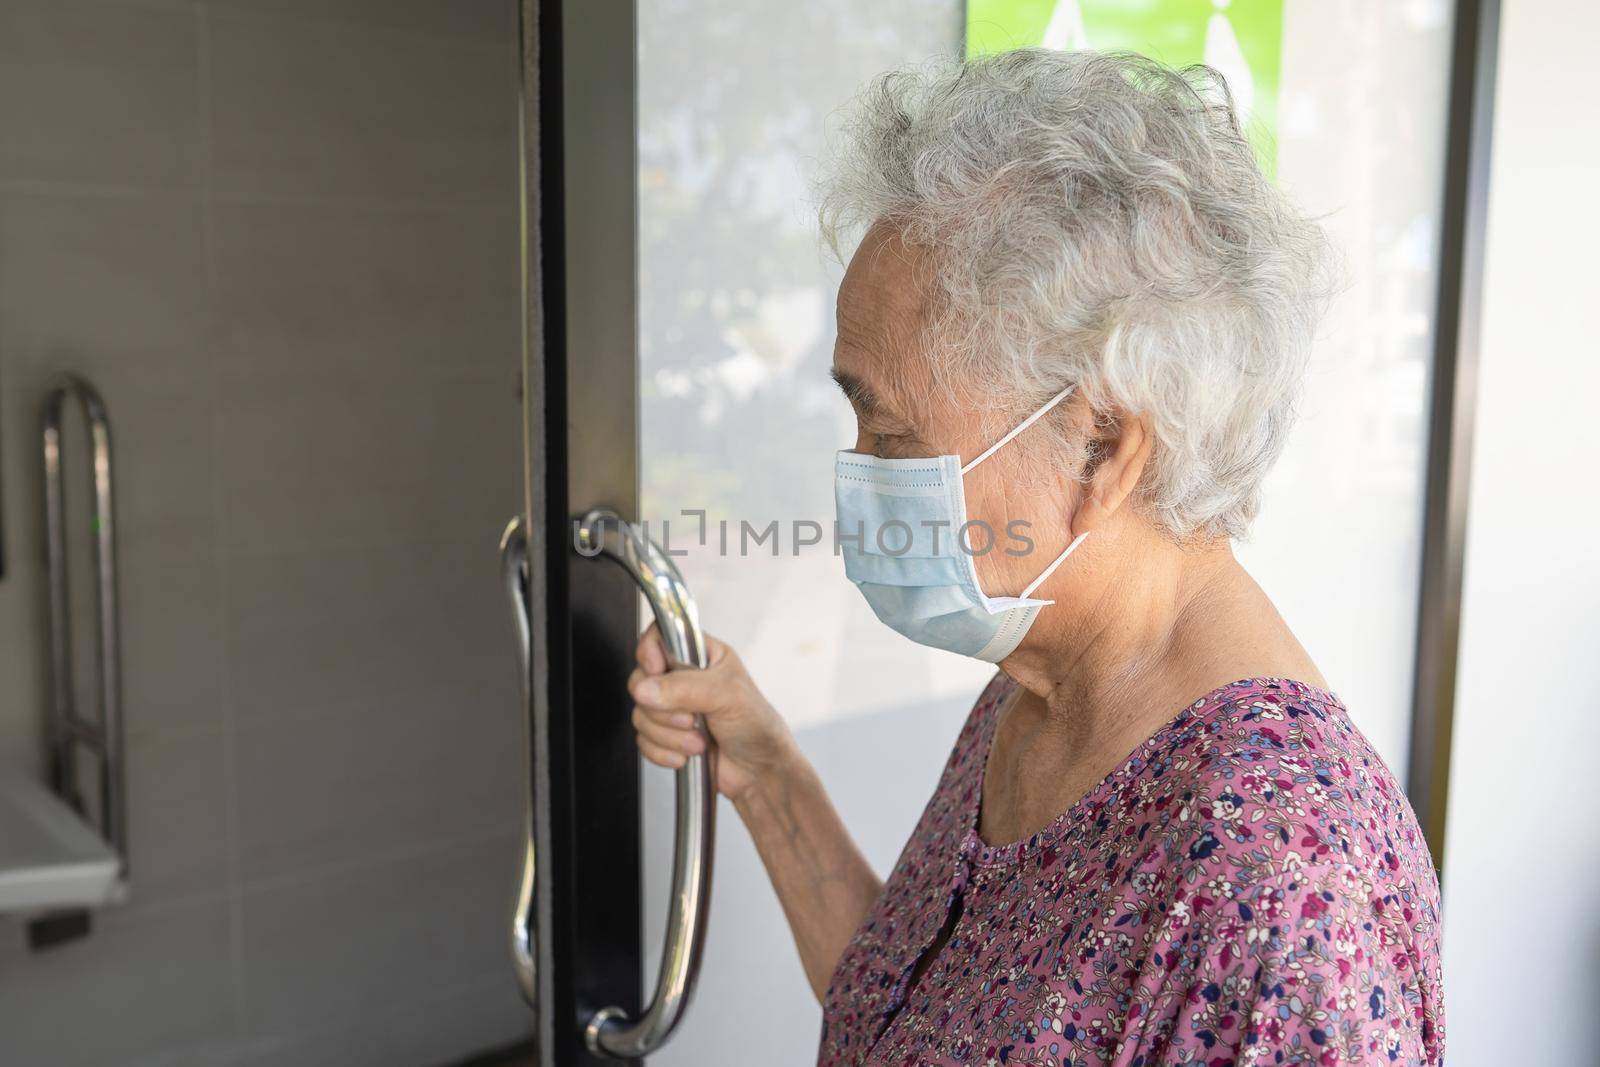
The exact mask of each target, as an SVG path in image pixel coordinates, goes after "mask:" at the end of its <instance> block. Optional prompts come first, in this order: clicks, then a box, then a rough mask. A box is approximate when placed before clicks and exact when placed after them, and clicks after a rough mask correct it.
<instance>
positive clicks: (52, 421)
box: [42, 375, 128, 892]
mask: <svg viewBox="0 0 1600 1067" xmlns="http://www.w3.org/2000/svg"><path fill="white" fill-rule="evenodd" d="M69 396H71V397H75V398H76V399H77V401H78V403H79V405H80V406H81V407H82V408H83V415H84V419H85V420H86V421H87V422H88V424H89V440H90V443H91V445H92V446H93V450H94V455H93V458H92V459H93V466H92V470H93V474H94V512H93V523H94V525H93V530H94V538H95V602H96V606H97V608H98V613H99V626H98V628H97V632H96V638H97V645H98V652H99V658H98V661H97V667H96V674H97V678H98V681H99V691H100V718H99V721H98V722H96V721H93V720H89V719H84V718H82V717H80V716H79V715H78V711H77V700H76V695H75V693H74V691H73V679H72V624H71V615H70V613H71V603H70V601H69V598H68V593H67V523H66V497H65V492H64V487H63V484H62V477H61V419H62V415H63V413H64V408H65V406H66V401H67V398H68V397H69ZM42 429H43V443H44V507H45V556H46V561H47V565H48V567H49V583H50V698H51V709H52V712H53V714H52V718H51V730H50V745H51V751H50V774H51V780H52V783H53V785H54V787H55V789H56V791H57V792H58V793H59V794H60V795H61V796H62V797H64V798H66V799H67V800H68V801H69V802H70V803H71V804H72V805H73V806H74V807H75V808H77V809H78V810H79V811H82V810H83V797H82V795H81V794H80V792H79V790H78V778H77V746H79V745H82V746H83V747H85V748H89V749H92V750H95V751H96V752H98V754H99V756H100V818H101V832H102V833H103V834H105V836H106V840H107V841H108V842H109V843H110V845H111V847H112V849H114V850H115V851H116V853H117V858H118V860H119V861H120V863H121V869H120V873H119V876H118V891H119V892H120V891H121V889H123V888H124V887H125V886H126V883H127V877H128V801H127V776H126V773H125V760H124V754H123V753H124V746H123V731H122V663H121V653H120V647H119V645H120V642H119V635H118V623H117V546H116V526H115V523H114V521H113V518H112V499H111V420H110V418H109V416H108V415H107V414H106V405H105V401H103V400H102V399H101V398H100V394H99V393H98V392H97V391H96V390H95V388H94V386H92V385H90V384H89V383H88V382H86V381H84V380H83V379H82V378H79V377H76V376H72V375H69V376H67V377H66V378H64V379H63V380H62V382H61V384H60V385H59V386H57V387H56V388H55V389H53V390H51V392H50V394H49V395H48V396H46V397H45V402H44V418H43V427H42Z"/></svg>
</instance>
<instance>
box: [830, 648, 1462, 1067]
mask: <svg viewBox="0 0 1600 1067" xmlns="http://www.w3.org/2000/svg"><path fill="white" fill-rule="evenodd" d="M1014 690H1015V683H1014V682H1012V681H1011V680H1010V679H1008V678H1006V677H1005V676H1004V675H998V676H996V678H995V680H994V681H993V682H991V683H990V684H989V686H988V688H987V689H985V690H984V692H983V694H982V695H981V696H980V697H979V698H978V702H977V705H976V706H975V707H974V708H973V711H972V714H971V716H970V717H969V718H968V720H967V724H966V726H965V727H964V728H963V729H962V732H961V736H960V738H959V739H958V740H957V742H956V745H955V750H954V751H953V752H952V753H951V756H950V760H949V762H948V763H947V764H946V766H945V770H944V774H943V777H942V778H941V779H940V781H939V786H938V788H937V790H936V791H935V793H934V795H933V799H932V800H931V801H930V802H929V803H928V807H927V810H926V811H925V812H924V813H923V816H922V820H921V822H920V823H918V825H917V828H916V831H915V832H914V833H913V834H912V837H911V840H910V841H909V842H908V843H907V845H906V847H905V851H904V852H902V853H901V855H900V859H899V862H898V863H897V864H896V865H895V869H894V871H893V873H892V874H891V875H890V876H889V879H888V881H887V883H886V884H885V885H884V889H883V893H882V895H881V896H880V897H879V898H878V901H877V903H876V904H875V905H874V907H873V909H872V911H871V913H870V914H869V915H868V916H867V918H866V920H865V921H864V922H863V924H862V926H861V928H860V929H859V930H858V931H857V932H856V935H855V939H854V940H853V941H852V942H851V943H850V945H849V947H848V948H847V949H846V950H845V952H844V955H843V956H842V957H841V958H840V960H839V965H838V968H837V969H836V970H835V971H834V974H833V977H832V980H831V982H830V984H829V986H828V991H827V994H826V996H825V998H824V1002H823V1027H822V1044H821V1051H820V1055H819V1058H818V1063H819V1064H821V1065H824V1067H830V1065H846V1064H848V1065H851V1067H855V1065H872V1067H891V1065H892V1067H933V1065H941V1067H942V1065H948V1064H973V1065H990V1064H1011V1065H1039V1067H1044V1065H1049V1067H1069V1065H1071V1067H1079V1065H1084V1064H1119V1065H1123V1067H1156V1065H1162V1067H1165V1065H1173V1064H1204V1065H1206V1067H1226V1065H1233V1064H1238V1065H1241V1067H1242V1065H1246V1064H1263V1065H1264V1064H1334V1063H1361V1064H1389V1063H1402V1064H1437V1063H1439V1062H1440V1059H1441V1057H1442V1056H1443V1052H1444V1001H1443V994H1442V992H1441V988H1440V967H1439V884H1438V881H1437V879H1436V877H1435V874H1434V869H1433V864H1432V861H1431V859H1430V857H1429V855H1428V849H1427V846H1426V845H1425V844H1424V843H1423V840H1422V834H1421V831H1420V830H1419V829H1418V826H1417V821H1416V817H1415V815H1413V813H1412V811H1411V807H1410V805H1409V804H1408V803H1407V802H1406V799H1405V796H1404V794H1403V793H1402V792H1401V791H1400V788H1399V786H1397V785H1396V784H1395V780H1394V777H1393V776H1392V775H1391V774H1390V773H1389V770H1388V769H1387V768H1386V767H1385V766H1384V765H1383V762H1382V761H1381V760H1380V759H1379V758H1378V756H1377V754H1376V753H1375V752H1374V751H1373V750H1372V747H1371V746H1370V745H1369V744H1368V743H1367V741H1366V739H1365V738H1364V737H1362V735H1361V733H1360V732H1359V731H1358V730H1357V729H1356V728H1355V726H1354V725H1352V723H1351V722H1350V719H1349V716H1348V712H1347V710H1346V708H1345V706H1344V704H1343V703H1342V702H1341V701H1340V700H1339V698H1338V697H1336V696H1334V695H1333V694H1332V693H1329V692H1327V691H1326V690H1323V689H1318V688H1316V687H1314V686H1310V685H1306V684H1305V683H1303V682H1297V681H1292V680H1288V679H1282V678H1247V679H1243V680H1240V681H1237V682H1233V683H1230V684H1228V685H1225V686H1223V687H1221V688H1220V689H1217V690H1214V691H1213V692H1211V693H1208V694H1206V695H1205V696H1204V697H1201V698H1200V699H1199V700H1197V701H1195V702H1194V703H1193V704H1192V705H1190V706H1189V707H1187V708H1185V709H1184V710H1183V711H1182V712H1181V713H1179V714H1178V716H1177V717H1176V718H1174V719H1173V720H1172V721H1171V722H1169V723H1168V724H1167V725H1166V726H1164V727H1163V728H1162V729H1161V730H1160V731H1158V732H1157V733H1156V734H1155V735H1154V736H1153V737H1151V738H1150V739H1149V740H1147V741H1146V742H1145V743H1144V744H1143V745H1141V746H1140V747H1139V748H1138V750H1137V751H1135V752H1134V753H1133V754H1132V755H1130V756H1129V757H1128V759H1127V760H1126V761H1125V762H1124V763H1123V764H1122V765H1121V766H1120V767H1118V768H1117V769H1116V770H1114V771H1113V772H1111V774H1110V775H1108V776H1107V777H1106V778H1105V779H1104V781H1102V782H1101V783H1100V784H1099V785H1098V786H1097V787H1096V788H1095V789H1094V790H1092V791H1091V792H1090V793H1089V794H1088V795H1086V796H1085V797H1084V798H1083V799H1082V800H1080V801H1078V802H1077V803H1076V804H1074V805H1073V806H1072V807H1071V808H1069V809H1068V810H1067V811H1066V812H1065V813H1063V814H1062V815H1061V816H1060V817H1059V818H1057V819H1056V820H1055V822H1053V823H1052V824H1051V825H1049V826H1048V827H1046V828H1045V829H1043V830H1041V831H1039V832H1038V833H1037V834H1035V835H1034V836H1032V837H1030V838H1028V839H1026V840H1024V841H1019V842H1014V843H1011V844H1007V845H1002V846H999V847H995V848H990V847H987V846H986V845H985V844H984V843H983V841H982V839H981V838H979V836H978V834H977V829H976V827H977V816H978V798H979V787H980V783H981V779H982V776H983V768H984V766H985V764H986V762H987V758H988V752H989V742H990V739H991V738H992V737H993V735H994V727H995V722H996V720H997V718H998V717H999V715H998V712H999V710H1000V708H1001V707H1002V705H1004V703H1005V702H1006V700H1007V698H1008V697H1009V696H1010V695H1011V694H1012V692H1013V691H1014ZM952 910H954V914H955V925H954V928H953V930H952V932H951V935H950V939H949V941H948V942H947V943H946V945H945V946H944V948H943V949H942V950H941V951H940V952H939V953H938V955H937V956H936V957H935V958H934V959H933V961H932V962H931V964H929V966H928V967H927V968H926V970H925V973H923V974H922V975H921V976H920V977H919V978H918V980H917V982H916V983H915V984H914V985H913V984H911V981H910V979H911V976H912V973H913V971H914V970H915V966H916V963H917V961H918V959H919V957H920V956H921V955H922V954H923V953H924V952H925V951H926V949H927V948H928V947H929V946H931V945H932V944H933V943H934V941H935V939H936V938H937V936H938V935H939V933H940V932H941V931H942V930H943V929H944V927H945V926H946V923H947V920H948V919H949V918H950V915H951V913H952Z"/></svg>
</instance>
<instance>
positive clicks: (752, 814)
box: [734, 750, 883, 1001]
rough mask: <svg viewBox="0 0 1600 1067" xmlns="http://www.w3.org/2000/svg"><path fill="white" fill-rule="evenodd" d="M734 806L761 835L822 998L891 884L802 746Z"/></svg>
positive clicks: (765, 857)
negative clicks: (856, 837)
mask: <svg viewBox="0 0 1600 1067" xmlns="http://www.w3.org/2000/svg"><path fill="white" fill-rule="evenodd" d="M734 808H735V809H736V810H737V811H738V812H739V816H740V818H742V819H743V820H744V824H745V827H746V828H747V829H748V830H749V831H750V836H751V837H752V838H754V839H755V843H756V850H757V851H758V852H760V853H761V860H762V862H763V863H765V864H766V867H767V875H768V876H769V877H770V878H771V879H772V885H773V888H774V889H776V890H777V893H778V900H779V902H780V903H781V904H782V905H783V912H784V914H785V915H786V916H787V917H788V919H789V929H790V931H791V932H792V933H793V934H794V942H795V947H796V948H798V949H799V951H800V962H801V963H802V964H803V965H804V967H805V971H806V978H807V980H809V981H810V983H811V989H812V991H813V992H814V993H816V995H817V999H818V1000H819V1001H820V1000H821V999H822V996H823V993H824V992H825V991H826V990H827V988H828V979H829V978H830V977H831V976H832V975H833V969H834V967H835V966H836V965H837V964H838V962H839V957H840V956H841V955H842V954H843V952H844V949H845V946H846V945H847V944H849V943H850V939H851V937H853V936H854V935H855V932H856V928H857V927H858V926H860V925H861V921H862V920H863V919H864V918H866V915H867V912H868V910H869V909H870V908H871V907H872V904H873V902H874V901H875V900H877V898H878V893H879V891H880V890H881V889H882V888H883V883H882V881H880V880H879V878H878V876H877V875H876V874H874V873H873V872H872V868H871V867H870V866H869V865H868V864H867V859H866V857H865V856H863V855H862V854H861V850H860V849H859V848H857V847H856V843H855V841H854V840H853V839H852V838H851V837H850V831H848V830H846V829H845V826H844V822H843V821H842V820H841V819H840V818H839V813H838V811H837V810H835V808H834V806H833V801H832V800H831V799H829V797H828V793H827V790H826V789H824V788H823V785H822V780H821V779H820V778H819V777H817V772H816V769H815V768H814V767H812V766H811V763H810V761H809V760H807V759H806V758H805V756H804V755H802V754H801V753H800V752H799V751H798V750H795V751H794V753H793V755H792V756H791V757H789V758H787V759H786V760H785V761H784V762H783V765H782V769H781V770H779V771H776V772H774V773H770V774H765V775H763V776H762V777H761V778H760V779H759V780H758V781H757V782H756V783H754V784H752V786H751V787H750V788H749V789H746V790H744V791H743V792H742V793H741V794H740V796H739V797H738V799H737V800H735V801H734Z"/></svg>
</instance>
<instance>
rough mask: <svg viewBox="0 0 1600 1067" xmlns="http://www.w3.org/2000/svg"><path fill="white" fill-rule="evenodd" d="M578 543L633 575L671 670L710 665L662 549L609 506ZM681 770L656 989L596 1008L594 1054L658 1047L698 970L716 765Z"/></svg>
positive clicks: (586, 525) (585, 526)
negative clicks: (634, 1010)
mask: <svg viewBox="0 0 1600 1067" xmlns="http://www.w3.org/2000/svg"><path fill="white" fill-rule="evenodd" d="M577 548H578V551H579V553H580V554H581V555H584V556H595V555H604V556H605V557H606V558H608V559H610V560H612V561H613V562H615V563H617V564H619V565H620V566H621V567H622V568H623V569H624V570H626V571H627V572H628V573H629V574H630V575H632V576H633V579H634V581H635V582H637V583H638V584H639V588H640V590H641V591H642V592H643V593H644V595H645V599H646V600H648V601H649V602H650V608H651V611H652V612H653V613H654V614H655V618H656V624H657V626H658V627H659V629H660V631H661V639H662V642H663V644H664V645H665V647H666V652H667V659H668V661H669V663H670V664H671V665H672V667H674V668H699V669H703V668H705V667H706V666H707V664H708V662H709V661H708V657H707V652H706V642H705V635H704V634H703V633H702V632H701V629H700V613H699V609H698V608H696V606H695V602H694V597H693V596H691V595H690V593H689V587H688V585H687V584H686V583H685V582H684V580H683V575H681V574H679V573H678V568H677V567H675V566H674V565H673V563H672V560H671V559H669V558H668V557H667V555H666V554H665V553H664V552H662V551H661V550H660V549H659V548H657V547H656V546H655V545H654V544H652V543H651V542H650V540H649V539H648V538H647V537H645V536H644V535H643V534H642V533H640V532H639V530H638V529H636V528H635V527H633V526H631V525H629V524H628V523H626V522H624V521H623V520H622V518H621V517H620V516H619V515H617V514H616V513H615V512H612V511H608V510H605V509H597V510H594V511H591V512H589V514H587V515H585V516H584V517H583V519H582V520H581V521H580V522H579V523H578V530H577ZM700 729H702V730H703V729H704V723H700ZM675 775H676V786H677V818H676V836H675V837H674V840H673V849H672V899H671V904H670V906H669V910H668V914H667V931H666V944H665V945H664V947H663V949H662V952H661V969H660V971H659V972H658V974H657V977H656V988H655V993H654V994H653V995H652V996H651V998H650V1001H649V1004H648V1005H647V1006H646V1007H645V1009H644V1011H642V1012H641V1013H640V1015H639V1018H638V1019H634V1020H630V1019H629V1018H628V1013H627V1012H626V1011H624V1010H623V1009H622V1008H619V1007H608V1008H602V1009H601V1010H599V1011H597V1012H595V1014H594V1016H593V1017H592V1018H591V1019H590V1020H589V1023H588V1025H587V1026H586V1027H585V1028H584V1040H585V1041H586V1042H587V1043H588V1046H589V1051H590V1052H592V1053H594V1054H595V1055H596V1056H613V1057H616V1058H618V1059H637V1058H640V1057H643V1056H647V1055H649V1054H650V1053H652V1052H654V1051H655V1050H656V1049H658V1048H660V1047H661V1045H662V1044H663V1043H664V1042H665V1041H666V1040H667V1038H668V1037H670V1036H671V1034H672V1031H673V1029H674V1028H675V1027H676V1026H677V1025H678V1022H679V1020H680V1019H682V1017H683V1012H684V1009H685V1008H686V1007H687V1006H688V1001H689V995H690V993H692V992H693V990H694V983H695V979H696V977H697V976H698V975H699V972H700V956H701V951H702V949H703V948H704V946H705V932H706V912H707V911H708V909H709V908H710V904H711V860H712V846H713V842H714V840H715V832H716V827H715V817H716V793H715V789H714V786H713V784H712V780H711V764H710V761H709V760H708V759H707V758H706V757H705V756H704V755H699V756H690V757H689V758H688V759H687V760H686V761H685V762H684V765H683V766H682V767H680V768H678V770H677V771H676V772H675Z"/></svg>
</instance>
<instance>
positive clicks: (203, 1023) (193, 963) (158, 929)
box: [0, 899, 237, 1067]
mask: <svg viewBox="0 0 1600 1067" xmlns="http://www.w3.org/2000/svg"><path fill="white" fill-rule="evenodd" d="M229 909H230V903H229V901H227V900H225V899H212V900H204V901H199V902H196V903H194V904H193V905H191V906H188V907H184V908H175V909H169V910H167V911H165V912H162V913H159V914H153V915H152V914H148V913H138V912H135V913H131V914H130V913H125V912H117V911H109V912H104V913H102V914H100V915H99V916H97V917H96V920H95V922H96V926H95V931H94V934H93V936H91V937H89V938H87V939H85V940H82V941H78V942H74V943H72V944H68V945H62V946H60V947H57V948H55V949H53V950H51V951H50V952H46V953H42V954H39V955H35V956H29V957H23V958H22V963H21V965H18V962H19V961H18V960H17V959H15V958H14V959H13V960H12V961H10V963H9V964H8V965H7V966H6V967H5V968H3V969H0V1050H3V1051H4V1053H5V1062H6V1063H8V1064H11V1063H15V1064H27V1065H34V1064H38V1065H41V1067H43V1065H49V1067H109V1065H112V1064H124V1063H127V1062H128V1061H130V1060H133V1059H136V1058H138V1057H139V1056H141V1055H147V1054H150V1053H153V1052H156V1051H166V1052H171V1051H173V1050H178V1049H183V1048H186V1047H189V1046H191V1045H203V1044H210V1043H213V1042H215V1041H216V1040H218V1038H219V1037H224V1036H226V1035H228V1034H230V1033H233V1032H235V1031H236V1029H237V1019H236V1017H235V1011H234V988H233V962H232V952H233V940H232V937H231V936H230V931H231V918H230V916H231V912H230V910H229ZM15 922H16V921H15V920H14V919H9V918H7V919H0V928H3V927H7V926H14V925H15ZM6 932H7V933H8V934H9V933H11V932H12V931H10V930H8V931H6ZM91 1020H92V1023H91Z"/></svg>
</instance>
